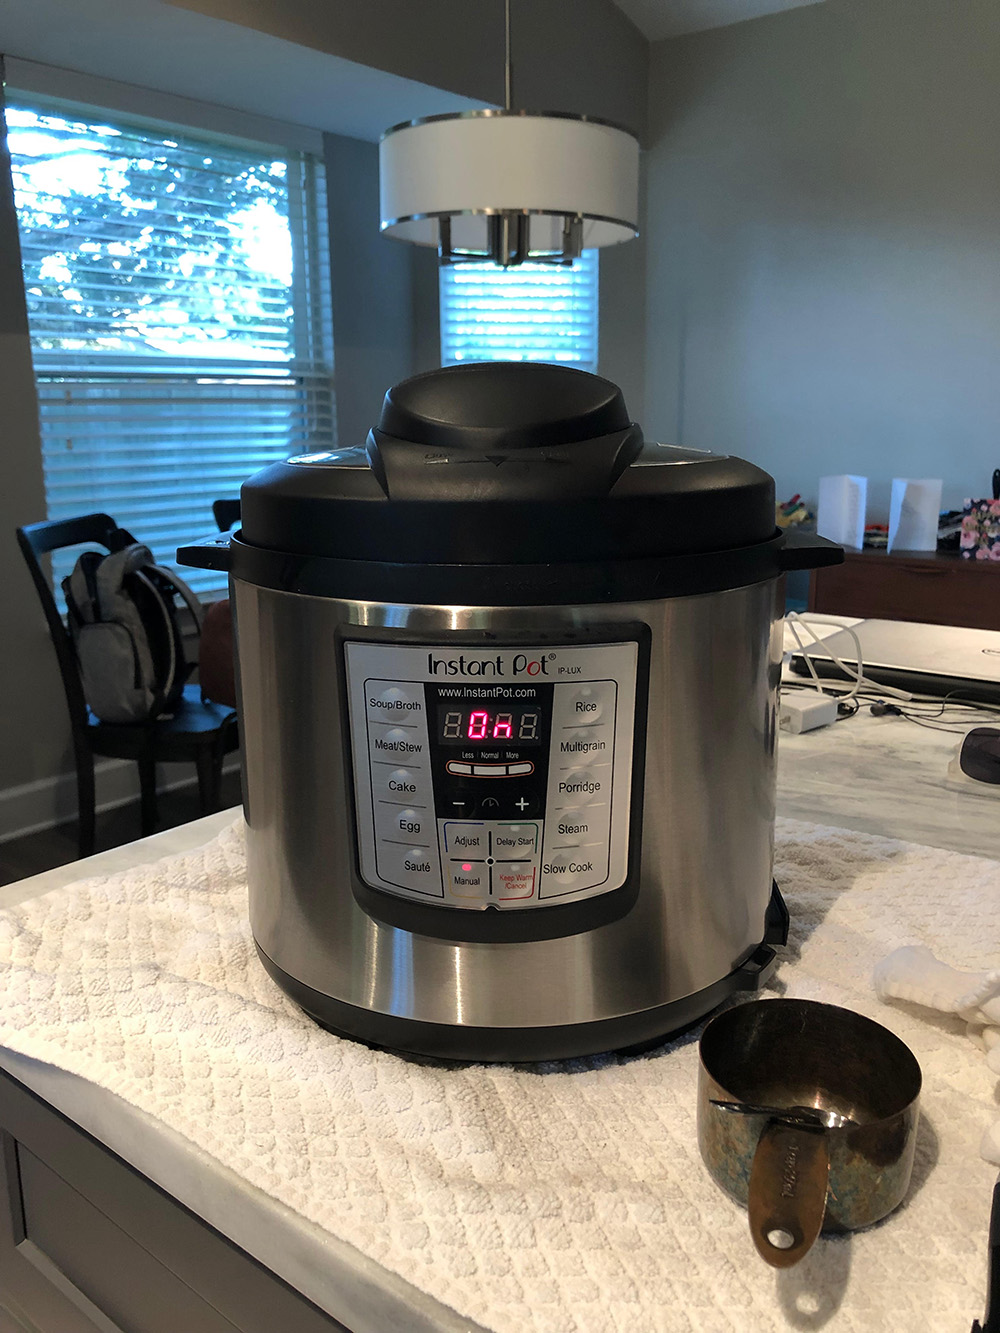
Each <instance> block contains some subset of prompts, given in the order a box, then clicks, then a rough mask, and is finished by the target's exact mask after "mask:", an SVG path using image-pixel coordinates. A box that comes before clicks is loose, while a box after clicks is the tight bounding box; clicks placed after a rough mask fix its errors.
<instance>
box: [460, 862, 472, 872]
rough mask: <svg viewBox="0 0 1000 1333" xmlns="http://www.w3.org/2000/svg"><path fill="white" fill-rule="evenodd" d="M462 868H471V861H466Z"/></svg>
mask: <svg viewBox="0 0 1000 1333" xmlns="http://www.w3.org/2000/svg"><path fill="white" fill-rule="evenodd" d="M462 869H463V870H466V871H468V870H471V869H472V865H471V863H470V862H468V861H466V862H465V864H464V865H463V866H462Z"/></svg>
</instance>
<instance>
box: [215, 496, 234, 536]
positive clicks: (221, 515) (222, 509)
mask: <svg viewBox="0 0 1000 1333" xmlns="http://www.w3.org/2000/svg"><path fill="white" fill-rule="evenodd" d="M212 514H213V516H214V518H215V522H216V525H217V527H218V529H219V531H220V532H228V531H229V529H230V528H231V527H234V526H235V524H237V523H238V522H239V521H240V502H239V500H216V501H215V503H214V504H213V505H212Z"/></svg>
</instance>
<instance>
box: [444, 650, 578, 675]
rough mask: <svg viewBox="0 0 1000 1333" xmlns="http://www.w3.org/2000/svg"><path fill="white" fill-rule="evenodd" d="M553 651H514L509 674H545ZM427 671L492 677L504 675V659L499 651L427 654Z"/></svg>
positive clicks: (553, 654)
mask: <svg viewBox="0 0 1000 1333" xmlns="http://www.w3.org/2000/svg"><path fill="white" fill-rule="evenodd" d="M554 656H555V653H542V654H541V655H540V656H538V657H529V656H528V654H527V653H515V654H514V656H513V657H512V658H511V662H510V675H511V677H512V678H516V677H518V676H547V675H548V674H549V660H550V659H551V658H553V657H554ZM427 672H428V674H429V675H431V676H490V677H492V678H494V679H496V678H498V677H501V676H506V675H507V672H506V671H505V670H504V660H503V656H502V654H500V653H497V655H496V657H466V656H465V654H464V653H459V655H458V656H457V657H435V656H434V654H433V653H428V654H427Z"/></svg>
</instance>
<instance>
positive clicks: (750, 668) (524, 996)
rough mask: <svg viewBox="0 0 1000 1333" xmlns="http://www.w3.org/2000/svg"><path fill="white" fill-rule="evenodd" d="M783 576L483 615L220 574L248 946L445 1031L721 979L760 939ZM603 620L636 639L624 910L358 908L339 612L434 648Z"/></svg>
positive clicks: (513, 1022) (543, 1023)
mask: <svg viewBox="0 0 1000 1333" xmlns="http://www.w3.org/2000/svg"><path fill="white" fill-rule="evenodd" d="M778 584H779V580H778V579H770V580H768V581H766V582H763V583H758V584H755V585H753V586H749V587H744V588H737V589H731V590H727V591H724V592H716V593H711V594H707V595H704V596H689V597H678V598H673V599H666V600H661V601H651V602H637V603H629V604H625V603H621V604H601V605H599V606H577V607H572V606H548V607H522V608H515V607H499V608H495V607H447V606H422V605H390V604H384V603H375V602H355V601H342V600H337V599H335V598H326V597H313V596H302V595H298V594H292V593H285V592H279V591H275V590H273V589H269V588H264V587H258V586H256V585H253V584H251V583H247V582H244V581H242V580H240V579H238V578H235V577H234V578H233V580H232V595H233V600H234V606H235V611H236V624H237V636H238V653H239V680H240V716H241V727H242V739H243V749H244V784H245V804H246V815H247V826H248V827H247V840H248V875H249V887H250V919H251V925H252V928H253V933H254V936H255V939H256V941H257V944H258V947H259V948H260V949H261V951H262V952H263V953H264V954H265V955H266V957H267V959H269V960H270V961H271V962H272V963H273V964H274V965H276V967H277V968H278V969H280V970H281V971H282V972H283V973H284V974H286V975H287V976H288V977H291V978H294V979H296V981H298V982H299V983H301V985H302V986H304V987H307V988H310V989H311V990H312V991H314V992H316V993H318V994H320V995H323V996H330V997H332V998H333V999H335V1000H337V1001H339V1002H341V1003H343V1004H345V1005H349V1006H352V1007H354V1009H356V1010H364V1011H371V1012H373V1013H376V1014H382V1015H389V1016H392V1017H393V1018H396V1019H403V1020H414V1021H416V1022H423V1023H429V1024H438V1025H447V1026H450V1027H454V1028H462V1027H471V1028H520V1029H524V1028H535V1027H555V1026H560V1025H566V1024H591V1023H599V1022H601V1021H602V1020H608V1019H614V1018H618V1017H620V1016H622V1015H628V1014H636V1013H640V1012H642V1011H645V1010H650V1009H653V1008H656V1007H658V1006H663V1005H668V1004H671V1003H672V1002H673V1001H676V1000H678V999H679V998H681V997H685V996H690V995H692V994H693V993H695V992H698V991H701V990H703V989H704V988H705V987H710V986H712V985H713V983H715V982H717V981H718V980H719V979H720V978H722V977H724V976H726V975H727V974H728V973H731V972H732V970H733V969H734V968H735V967H736V966H737V965H738V964H739V963H740V961H741V960H743V959H745V958H746V957H747V955H748V953H749V952H751V951H752V950H753V949H754V947H755V946H756V945H758V944H759V942H760V941H761V938H762V934H763V931H764V918H765V912H766V911H767V907H768V901H769V897H770V893H771V884H772V880H771V863H772V836H773V819H774V792H775V727H776V696H777V684H778V677H779V670H780V639H779V638H778V636H777V634H776V632H775V627H776V617H777V615H778V614H780V609H779V608H778V606H777V590H778ZM618 621H621V622H624V623H635V622H642V623H644V624H645V625H647V626H648V627H649V630H650V633H651V656H650V671H649V693H648V710H647V719H648V720H647V726H646V731H647V734H646V737H645V766H644V773H643V774H642V782H643V788H644V815H643V819H642V826H641V859H640V870H639V886H638V896H637V898H636V901H635V904H634V906H633V907H632V908H631V910H629V911H628V912H627V913H626V914H625V915H624V916H623V917H621V918H620V919H619V920H616V921H612V922H610V923H609V924H606V925H603V926H600V927H599V928H596V929H593V930H589V931H585V932H583V933H578V934H574V935H568V936H563V937H559V938H554V939H536V940H529V941H526V942H508V943H491V942H483V941H482V940H479V941H477V942H471V943H470V942H456V941H454V940H449V939H442V938H435V937H433V936H430V935H426V934H415V933H411V932H409V931H407V930H404V929H400V928H398V927H395V926H391V925H387V924H385V923H384V922H381V921H378V920H375V919H373V917H372V916H370V915H369V914H368V913H367V912H366V911H365V910H363V909H362V907H361V906H360V905H359V903H358V902H357V901H356V898H355V895H354V893H353V891H352V882H353V879H354V878H355V877H356V876H357V868H356V857H355V829H354V823H353V815H352V782H351V774H350V756H349V737H348V722H347V711H346V708H345V702H344V699H343V698H342V685H341V681H342V679H343V677H342V673H341V664H340V663H339V661H338V652H339V651H341V650H340V647H339V644H340V640H341V638H342V637H343V636H344V635H345V634H346V636H347V637H350V631H351V627H352V626H354V627H363V629H364V631H365V632H366V633H371V632H372V631H373V630H374V631H378V632H384V634H385V637H386V639H387V640H388V641H391V640H392V636H393V633H394V632H396V631H398V630H405V631H408V632H409V633H410V634H411V635H412V634H419V635H420V636H422V637H425V638H426V640H427V641H428V642H442V641H447V640H448V636H449V635H454V634H455V633H456V631H465V632H469V631H481V630H483V629H489V630H490V631H492V632H493V633H495V634H496V635H497V636H498V637H500V638H502V636H503V635H504V634H505V633H517V634H521V635H524V634H528V635H530V633H531V632H532V631H538V632H540V633H541V632H544V633H545V634H549V635H551V634H552V633H553V632H558V631H559V630H561V629H563V628H565V629H567V630H570V629H573V628H574V627H581V626H588V625H593V624H608V623H614V622H618ZM549 641H550V642H551V639H550V640H549ZM440 910H447V909H440ZM710 1007H712V1006H711V1005H708V1006H706V1010H707V1008H710Z"/></svg>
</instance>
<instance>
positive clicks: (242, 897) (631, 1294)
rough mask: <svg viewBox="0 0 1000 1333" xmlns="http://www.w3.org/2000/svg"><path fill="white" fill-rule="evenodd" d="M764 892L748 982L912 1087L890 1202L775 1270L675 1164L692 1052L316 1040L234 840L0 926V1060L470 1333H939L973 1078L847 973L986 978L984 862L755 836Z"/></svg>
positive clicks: (943, 1326) (987, 886)
mask: <svg viewBox="0 0 1000 1333" xmlns="http://www.w3.org/2000/svg"><path fill="white" fill-rule="evenodd" d="M775 873H776V876H777V878H778V881H779V883H780V884H781V886H782V889H783V892H784V894H785V897H786V900H787V902H788V905H789V908H790V911H791V917H792V938H791V941H790V947H789V949H788V951H787V954H786V957H785V959H784V961H783V962H782V964H781V967H780V969H779V972H778V974H777V978H776V981H775V983H774V986H775V988H776V989H777V990H778V991H780V992H782V993H787V994H789V995H794V996H800V997H805V998H812V999H821V1000H826V1001H830V1002H833V1003H837V1004H844V1005H848V1006H850V1007H851V1008H854V1009H856V1010H859V1011H860V1012H862V1013H866V1014H868V1015H869V1016H870V1017H873V1018H875V1019H877V1020H878V1021H880V1022H882V1023H884V1024H885V1025H886V1026H887V1027H890V1028H892V1029H893V1030H894V1031H895V1032H897V1033H898V1034H899V1035H900V1036H901V1037H902V1038H903V1039H904V1040H905V1041H906V1042H907V1043H908V1044H909V1045H910V1046H911V1048H912V1049H913V1051H914V1052H915V1054H916V1055H917V1058H918V1059H919V1061H920V1063H921V1065H922V1067H923V1071H924V1094H923V1098H922V1106H923V1117H922V1122H921V1128H920V1134H919V1139H918V1150H917V1162H916V1167H915V1172H914V1181H913V1187H912V1189H911V1192H910V1195H909V1197H908V1198H907V1200H906V1202H905V1203H904V1205H903V1207H902V1208H901V1209H900V1210H899V1211H898V1212H897V1213H896V1214H895V1215H894V1216H893V1217H891V1218H889V1219H888V1220H887V1221H885V1222H884V1223H882V1224H881V1225H879V1226H876V1227H873V1228H871V1229H869V1230H868V1231H865V1232H861V1233H857V1234H855V1235H853V1236H850V1237H846V1238H837V1239H827V1238H823V1239H821V1240H820V1241H819V1242H818V1243H817V1245H816V1247H815V1249H814V1250H813V1252H812V1253H811V1254H810V1255H809V1256H808V1257H807V1258H806V1260H805V1261H804V1262H803V1263H802V1264H800V1265H799V1266H798V1267H796V1268H794V1269H791V1270H789V1271H788V1272H786V1273H782V1274H777V1273H775V1272H774V1271H773V1270H771V1269H769V1268H767V1267H766V1266H765V1265H764V1264H763V1263H762V1261H760V1260H759V1259H758V1258H757V1256H756V1254H755V1252H754V1249H753V1246H752V1243H751V1241H750V1237H749V1232H748V1229H747V1223H746V1218H745V1216H744V1215H743V1213H742V1212H741V1210H740V1208H739V1207H738V1206H737V1205H736V1204H735V1203H733V1202H732V1201H731V1200H730V1199H728V1198H727V1197H726V1196H725V1195H724V1194H723V1193H722V1192H721V1191H720V1190H719V1189H718V1187H717V1186H716V1185H715V1184H714V1183H713V1181H712V1180H711V1179H710V1178H709V1176H708V1175H707V1173H706V1171H705V1169H704V1167H703V1166H702V1164H701V1161H700V1159H699V1156H698V1149H697V1144H696V1139H695V1088H696V1072H697V1041H696V1036H695V1035H691V1034H689V1035H688V1036H686V1037H684V1038H682V1039H681V1040H679V1041H678V1042H675V1043H672V1044H670V1045H668V1046H665V1047H663V1048H662V1049H661V1050H660V1051H658V1052H655V1053H653V1054H652V1055H650V1056H647V1057H643V1058H635V1059H630V1060H618V1059H616V1058H614V1057H603V1058H600V1059H592V1060H580V1061H575V1062H569V1063H566V1064H562V1065H551V1066H535V1067H533V1068H530V1069H529V1068H516V1067H499V1068H497V1067H492V1068H491V1067H482V1066H477V1067H472V1068H467V1069H443V1068H436V1067H425V1066H421V1065H416V1064H413V1063H409V1062H406V1061H404V1060H402V1059H400V1058H398V1057H396V1056H392V1055H388V1054H385V1053H381V1052H375V1051H371V1050H368V1049H367V1048H365V1047H363V1046H360V1045H356V1044H355V1043H353V1042H349V1041H345V1040H341V1039H338V1038H337V1037H334V1036H331V1035H329V1034H328V1033H326V1032H323V1031H322V1030H321V1029H320V1028H318V1027H316V1026H315V1025H314V1024H312V1023H311V1022H310V1021H309V1020H308V1019H306V1018H304V1017H303V1016H302V1015H301V1014H300V1013H299V1012H298V1011H297V1010H296V1009H295V1007H294V1006H293V1005H292V1004H291V1003H290V1001H288V1000H287V999H286V998H285V997H284V996H283V995H282V994H281V993H280V992H279V991H278V989H277V988H276V987H275V986H274V985H273V983H272V982H271V981H270V979H269V978H268V977H267V976H266V974H265V973H264V971H263V969H262V968H261V967H260V966H259V964H258V962H257V960H256V957H255V955H254V952H253V946H252V941H251V937H250V932H249V928H248V924H247V919H246V885H245V869H244V856H243V839H242V830H241V829H240V828H237V827H234V828H233V829H231V830H229V831H227V832H226V833H224V834H223V835H222V836H221V837H220V838H218V839H217V840H216V841H215V842H213V843H210V844H209V845H208V846H207V847H205V848H203V849H201V850H200V851H198V852H195V853H192V854H190V855H187V856H182V857H175V858H171V859H168V860H165V861H161V862H159V863H157V864H154V865H148V866H142V867H139V868H138V869H135V870H132V871H129V872H127V873H124V874H120V875H116V876H112V877H110V878H106V879H99V880H90V881H88V882H84V883H81V884H77V885H73V886H70V887H68V888H65V889H58V890H54V891H53V892H51V893H49V894H46V895H45V896H44V897H42V898H38V899H35V900H33V901H30V902H27V903H25V904H23V905H22V906H21V907H18V908H14V909H10V910H8V911H6V912H3V913H0V1043H2V1044H3V1045H6V1046H8V1047H10V1048H13V1049H14V1050H17V1051H21V1052H23V1053H25V1054H27V1055H31V1056H34V1057H36V1058H38V1059H40V1060H44V1061H48V1062H51V1063H52V1064H55V1065H59V1066H62V1067H63V1068H65V1069H68V1070H71V1071H72V1072H74V1073H76V1074H79V1075H82V1076H84V1077H85V1078H88V1079H91V1080H92V1081H93V1082H95V1083H98V1084H100V1085H101V1086H103V1087H105V1088H108V1089H110V1090H112V1091H113V1092H115V1093H117V1094H118V1095H119V1096H121V1097H124V1098H125V1099H126V1100H128V1101H129V1102H132V1103H134V1104H135V1105H136V1106H138V1107H141V1108H142V1109H143V1110H145V1111H147V1112H149V1113H151V1114H152V1115H154V1116H158V1117H160V1118H161V1119H162V1120H164V1121H166V1122H168V1123H169V1124H170V1125H171V1126H173V1127H174V1128H175V1129H177V1130H179V1131H180V1132H181V1133H182V1134H185V1135H187V1136H188V1137H189V1138H190V1139H191V1140H192V1141H193V1142H195V1143H196V1144H198V1145H200V1146H201V1147H202V1148H204V1149H206V1150H207V1151H208V1152H209V1153H212V1154H214V1155H215V1156H216V1157H217V1158H218V1159H220V1160H221V1161H223V1162H224V1163H226V1164H227V1165H228V1166H230V1167H231V1168H233V1169H234V1170H235V1171H237V1172H238V1173H239V1174H240V1175H242V1176H243V1177H244V1178H246V1179H247V1180H248V1181H250V1182H251V1183H253V1184H255V1185H257V1186H259V1187H260V1188H261V1189H263V1190H265V1191H267V1192H268V1193H269V1194H271V1195H274V1196H276V1197H277V1198H279V1199H280V1200H282V1201H283V1202H284V1203H286V1204H288V1205H289V1206H290V1207H291V1208H293V1209H296V1210H297V1211H298V1212H300V1213H301V1214H303V1215H305V1216H306V1217H308V1218H310V1219H312V1220H313V1221H314V1222H316V1223H318V1224H319V1225H320V1226H322V1227H325V1228H326V1229H327V1230H329V1231H330V1232H333V1233H335V1234H336V1235H338V1236H340V1237H342V1238H344V1239H345V1240H347V1241H349V1242H351V1243H352V1244H354V1245H355V1246H356V1247H357V1248H358V1249H360V1250H361V1251H363V1252H364V1253H366V1254H368V1255H370V1256H371V1257H372V1258H374V1259H375V1260H377V1261H378V1262H379V1263H381V1264H382V1265H383V1266H385V1267H386V1268H389V1269H391V1270H394V1271H395V1272H397V1273H399V1274H401V1275H402V1276H403V1277H405V1278H407V1279H408V1280H409V1281H410V1282H411V1283H414V1284H415V1285H416V1286H418V1287H420V1288H422V1289H423V1290H425V1291H427V1292H429V1293H431V1294H432V1295H434V1296H435V1297H437V1298H438V1299H439V1300H442V1301H444V1302H446V1303H447V1304H448V1305H450V1306H452V1307H454V1308H455V1309H456V1310H458V1311H460V1312H461V1313H462V1314H464V1315H465V1316H466V1317H471V1318H473V1319H475V1320H477V1321H478V1322H479V1323H481V1324H482V1325H484V1326H486V1327H487V1328H490V1329H494V1330H497V1333H531V1331H536V1333H612V1331H613V1333H673V1331H674V1330H677V1331H680V1330H684V1331H685V1333H729V1331H732V1333H736V1331H737V1330H738V1333H770V1331H771V1330H775V1329H786V1328H788V1329H798V1330H802V1329H818V1328H821V1327H822V1328H824V1329H827V1330H830V1333H839V1331H840V1330H845V1331H847V1330H849V1331H851V1333H873V1330H882V1329H885V1330H889V1329H893V1330H895V1329H903V1328H905V1329H928V1330H933V1331H934V1333H938V1330H940V1331H942V1333H944V1331H946V1330H952V1329H953V1330H956V1333H962V1330H965V1329H968V1327H969V1326H970V1324H971V1322H972V1319H973V1317H975V1316H981V1315H982V1312H983V1307H984V1304H985V1264H986V1225H987V1217H988V1211H989V1203H990V1191H991V1186H992V1180H993V1174H994V1173H993V1171H992V1170H991V1169H990V1168H989V1167H988V1166H987V1164H986V1163H985V1162H983V1161H982V1160H981V1159H980V1157H979V1155H978V1151H977V1149H978V1143H979V1139H980V1136H981V1134H982V1132H983V1129H984V1127H985V1126H986V1125H987V1124H988V1122H989V1120H990V1119H991V1116H992V1115H993V1114H995V1104H994V1100H993V1094H994V1085H995V1077H994V1076H993V1075H992V1074H991V1073H990V1071H989V1070H988V1068H987V1066H986V1063H985V1061H984V1060H983V1056H982V1052H981V1051H978V1050H976V1049H975V1048H974V1047H973V1046H972V1044H971V1043H969V1042H968V1041H967V1040H966V1037H965V1023H964V1022H963V1021H962V1020H961V1019H959V1018H958V1017H950V1016H940V1017H938V1018H937V1019H936V1020H935V1021H934V1022H927V1021H925V1017H921V1016H918V1011H916V1010H913V1011H911V1010H910V1009H909V1008H908V1007H907V1006H905V1005H899V1006H891V1007H890V1006H885V1005H882V1004H880V1003H879V1002H878V1000H877V999H876V997H875V995H874V993H873V991H872V987H871V981H870V978H871V975H872V971H873V968H874V966H875V964H876V962H877V961H878V960H879V959H880V958H883V957H884V956H885V955H886V954H887V953H888V952H889V951H890V950H891V949H893V948H895V947H897V946H899V945H903V944H916V945H927V946H930V947H933V948H934V949H935V950H936V951H937V952H938V953H939V954H942V955H944V956H946V957H949V958H953V959H955V960H961V961H962V963H963V965H966V966H970V967H974V968H982V969H988V968H991V967H995V966H996V962H997V959H998V957H1000V924H998V914H997V912H996V904H997V898H998V891H1000V867H998V866H997V865H996V864H995V863H993V862H991V861H985V860H981V859H979V858H976V857H970V856H960V855H957V854H955V853H951V852H945V851H936V850H932V849H929V848H924V847H916V846H912V845H908V844H904V843H898V842H892V841H888V840H886V839H881V838H874V837H869V836H866V835H862V834H856V833H848V832H845V831H843V830H837V829H829V828H821V827H817V826H814V825H809V824H802V823H795V822H792V821H780V822H779V826H778V850H777V863H776V868H775ZM765 1002H766V1000H765ZM919 1015H924V1016H926V1011H923V1010H922V1011H919Z"/></svg>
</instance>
